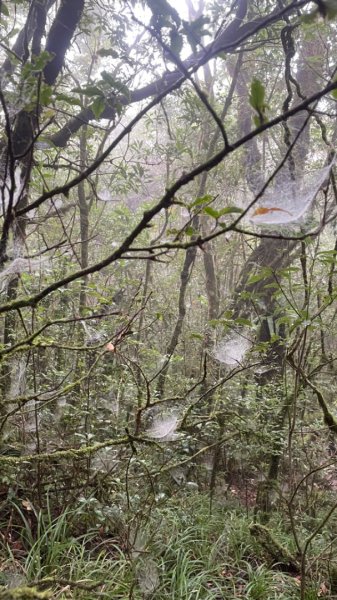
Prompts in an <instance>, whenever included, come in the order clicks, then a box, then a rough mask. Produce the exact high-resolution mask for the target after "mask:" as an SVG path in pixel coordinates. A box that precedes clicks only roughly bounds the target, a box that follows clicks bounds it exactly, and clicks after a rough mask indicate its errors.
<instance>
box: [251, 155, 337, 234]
mask: <svg viewBox="0 0 337 600" xmlns="http://www.w3.org/2000/svg"><path fill="white" fill-rule="evenodd" d="M334 163H335V159H333V161H332V162H331V163H330V164H329V165H327V166H325V167H323V168H322V169H316V170H315V171H311V172H308V173H305V174H304V175H303V176H302V177H300V178H298V177H297V178H296V177H295V179H293V178H291V175H290V173H289V165H287V166H286V167H283V168H282V169H281V175H282V170H283V171H284V170H285V169H287V174H286V175H284V176H283V178H282V182H280V181H279V178H278V181H277V184H275V185H274V187H273V188H270V187H269V188H268V189H267V190H266V192H265V193H264V194H263V195H262V197H261V198H260V199H259V201H258V202H257V203H256V204H255V205H254V206H253V207H252V208H251V209H250V210H249V211H248V214H247V216H248V218H249V220H250V222H251V223H254V224H256V225H281V226H282V225H290V224H292V223H296V222H299V221H301V220H302V218H303V217H304V216H305V215H306V213H307V212H308V210H309V209H310V208H311V206H312V203H313V202H314V200H315V198H316V196H317V194H318V192H319V191H320V189H321V188H322V186H323V185H324V183H325V182H327V180H328V177H329V175H330V171H331V168H332V166H333V164H334Z"/></svg>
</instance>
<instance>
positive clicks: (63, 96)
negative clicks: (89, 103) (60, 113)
mask: <svg viewBox="0 0 337 600" xmlns="http://www.w3.org/2000/svg"><path fill="white" fill-rule="evenodd" d="M56 100H59V101H60V102H66V103H67V104H71V105H74V106H81V102H80V100H78V98H74V97H73V96H68V95H67V94H56Z"/></svg>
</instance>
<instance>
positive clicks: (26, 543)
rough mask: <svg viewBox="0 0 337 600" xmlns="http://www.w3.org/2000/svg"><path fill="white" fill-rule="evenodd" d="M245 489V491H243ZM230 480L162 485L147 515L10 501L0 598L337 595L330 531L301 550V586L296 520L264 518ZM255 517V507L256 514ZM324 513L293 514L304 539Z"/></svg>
mask: <svg viewBox="0 0 337 600" xmlns="http://www.w3.org/2000/svg"><path fill="white" fill-rule="evenodd" d="M241 491H242V490H241ZM238 496H240V490H239V489H238V488H237V487H236V486H233V487H232V488H231V489H227V490H226V488H223V494H221V495H220V493H218V494H217V497H216V498H215V499H214V501H213V505H212V513H210V498H209V494H206V493H201V492H198V491H196V490H191V491H188V490H184V491H182V490H179V491H177V492H176V493H174V494H173V495H172V496H171V498H169V499H166V498H165V499H162V498H161V495H160V494H158V496H157V497H156V498H154V500H153V503H152V505H150V509H149V510H148V509H147V511H146V512H147V514H145V513H144V511H143V510H139V511H136V512H133V511H129V513H128V512H127V510H126V511H125V512H124V513H123V512H122V510H121V509H120V507H118V506H117V504H114V503H113V499H111V500H112V503H111V504H110V505H109V506H104V505H102V503H101V502H99V501H98V500H97V499H95V498H94V497H90V498H79V501H78V504H77V506H76V507H75V506H72V507H70V506H68V507H67V508H65V509H61V508H60V509H59V514H58V515H57V516H55V515H54V514H53V513H52V509H51V506H50V505H49V504H48V503H47V506H46V507H45V509H43V510H39V511H37V510H36V509H35V508H34V506H33V505H32V504H30V503H29V502H28V501H24V500H23V501H19V500H18V499H17V498H15V497H13V498H12V499H11V500H8V504H7V510H9V511H10V518H9V520H8V521H7V520H6V521H3V522H2V523H1V530H0V535H1V550H0V552H1V567H0V585H1V587H0V598H1V599H3V600H5V599H8V600H11V599H13V600H14V599H15V598H20V599H24V598H25V599H27V600H28V599H36V600H37V599H39V598H43V599H50V600H51V599H60V600H66V599H81V600H82V599H83V600H84V599H87V600H90V599H94V598H106V599H109V598H116V599H121V600H122V599H126V598H130V599H131V598H133V599H135V600H141V599H144V598H149V599H151V598H153V599H154V598H155V599H156V600H165V599H172V600H198V599H200V600H201V599H209V600H211V599H212V600H234V599H239V598H242V599H243V598H246V599H249V600H272V599H276V598H277V599H279V600H292V599H294V600H295V599H299V598H302V597H303V598H305V600H314V599H317V598H321V597H325V598H331V599H333V598H337V558H336V554H335V552H334V551H333V544H334V536H335V535H336V534H334V533H333V530H334V528H335V527H337V523H335V524H333V523H332V524H330V525H331V526H330V527H329V530H328V531H325V532H323V533H322V532H321V533H319V532H318V533H317V535H316V536H315V537H314V538H313V539H312V541H311V543H310V548H308V551H307V554H306V565H305V577H306V584H305V587H304V590H302V589H301V578H302V577H303V572H302V567H303V565H302V566H301V556H300V553H299V552H298V549H297V547H296V542H295V540H294V531H293V527H294V523H291V520H292V519H289V514H288V515H287V514H286V511H281V510H279V509H278V510H274V511H273V513H272V515H271V516H270V518H269V519H268V522H267V523H266V524H264V525H263V524H261V523H260V522H259V520H261V519H258V518H257V515H256V514H254V511H253V510H252V509H251V508H249V507H247V506H244V503H242V502H240V498H239V497H238ZM260 517H261V515H260ZM321 518H322V515H317V516H316V517H311V518H310V517H309V515H302V518H300V516H299V515H297V516H296V521H297V522H296V529H297V532H298V535H299V536H300V537H301V539H302V540H305V539H306V537H307V536H311V534H312V531H313V525H314V522H315V523H316V524H317V525H318V524H319V523H320V521H321Z"/></svg>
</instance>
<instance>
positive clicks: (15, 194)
mask: <svg viewBox="0 0 337 600" xmlns="http://www.w3.org/2000/svg"><path fill="white" fill-rule="evenodd" d="M13 183H14V185H13ZM24 185H25V177H24V176H23V174H22V169H21V167H16V169H15V171H14V182H12V180H11V178H10V177H9V176H7V178H6V180H5V181H3V180H2V181H0V188H1V193H0V206H1V212H2V215H4V213H5V211H6V210H7V208H8V204H9V201H10V200H11V201H12V204H13V206H16V204H17V203H18V201H19V200H20V197H21V194H22V190H23V188H24Z"/></svg>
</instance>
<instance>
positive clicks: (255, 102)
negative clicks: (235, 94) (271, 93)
mask: <svg viewBox="0 0 337 600" xmlns="http://www.w3.org/2000/svg"><path fill="white" fill-rule="evenodd" d="M265 95H266V92H265V88H264V85H263V84H262V83H261V81H260V80H259V79H257V78H256V77H254V78H253V81H252V83H251V86H250V94H249V104H250V105H251V106H252V107H253V108H254V109H255V110H261V111H262V110H263V109H264V106H265V103H264V100H265Z"/></svg>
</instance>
